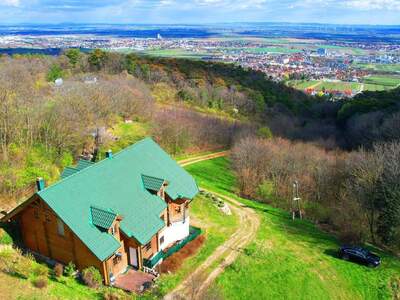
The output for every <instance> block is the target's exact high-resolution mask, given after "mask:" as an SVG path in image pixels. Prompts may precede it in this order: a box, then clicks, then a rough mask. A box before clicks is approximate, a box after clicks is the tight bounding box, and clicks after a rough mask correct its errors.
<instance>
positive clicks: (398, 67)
mask: <svg viewBox="0 0 400 300" xmlns="http://www.w3.org/2000/svg"><path fill="white" fill-rule="evenodd" d="M355 65H356V66H357V67H359V68H362V69H367V70H374V71H380V72H390V73H395V72H397V73H400V64H385V65H384V64H355Z"/></svg>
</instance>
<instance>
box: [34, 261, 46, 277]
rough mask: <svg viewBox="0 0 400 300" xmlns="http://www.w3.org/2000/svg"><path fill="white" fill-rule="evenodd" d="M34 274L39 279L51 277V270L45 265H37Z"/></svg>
mask: <svg viewBox="0 0 400 300" xmlns="http://www.w3.org/2000/svg"><path fill="white" fill-rule="evenodd" d="M32 273H33V274H34V275H36V276H38V277H47V276H48V275H49V269H48V268H47V267H46V266H44V265H41V264H38V263H35V264H34V265H33V268H32Z"/></svg>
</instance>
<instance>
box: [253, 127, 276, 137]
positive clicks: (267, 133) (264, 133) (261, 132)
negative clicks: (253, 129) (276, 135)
mask: <svg viewBox="0 0 400 300" xmlns="http://www.w3.org/2000/svg"><path fill="white" fill-rule="evenodd" d="M257 135H258V136H259V137H260V138H263V139H271V138H273V134H272V131H271V129H269V128H268V127H261V128H260V129H258V131H257Z"/></svg>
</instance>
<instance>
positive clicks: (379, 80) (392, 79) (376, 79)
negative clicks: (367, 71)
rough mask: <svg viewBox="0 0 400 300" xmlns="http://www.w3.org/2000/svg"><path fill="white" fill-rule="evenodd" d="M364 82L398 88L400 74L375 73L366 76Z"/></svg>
mask: <svg viewBox="0 0 400 300" xmlns="http://www.w3.org/2000/svg"><path fill="white" fill-rule="evenodd" d="M363 82H364V83H367V84H374V85H380V86H383V87H384V88H389V89H390V88H396V87H397V86H398V85H399V84H400V76H395V75H393V76H390V75H375V76H369V77H364V78H363Z"/></svg>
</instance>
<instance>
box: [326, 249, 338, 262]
mask: <svg viewBox="0 0 400 300" xmlns="http://www.w3.org/2000/svg"><path fill="white" fill-rule="evenodd" d="M324 254H326V255H328V256H330V257H333V258H336V259H341V258H340V256H339V252H338V250H337V249H332V248H331V249H326V250H325V251H324Z"/></svg>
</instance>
